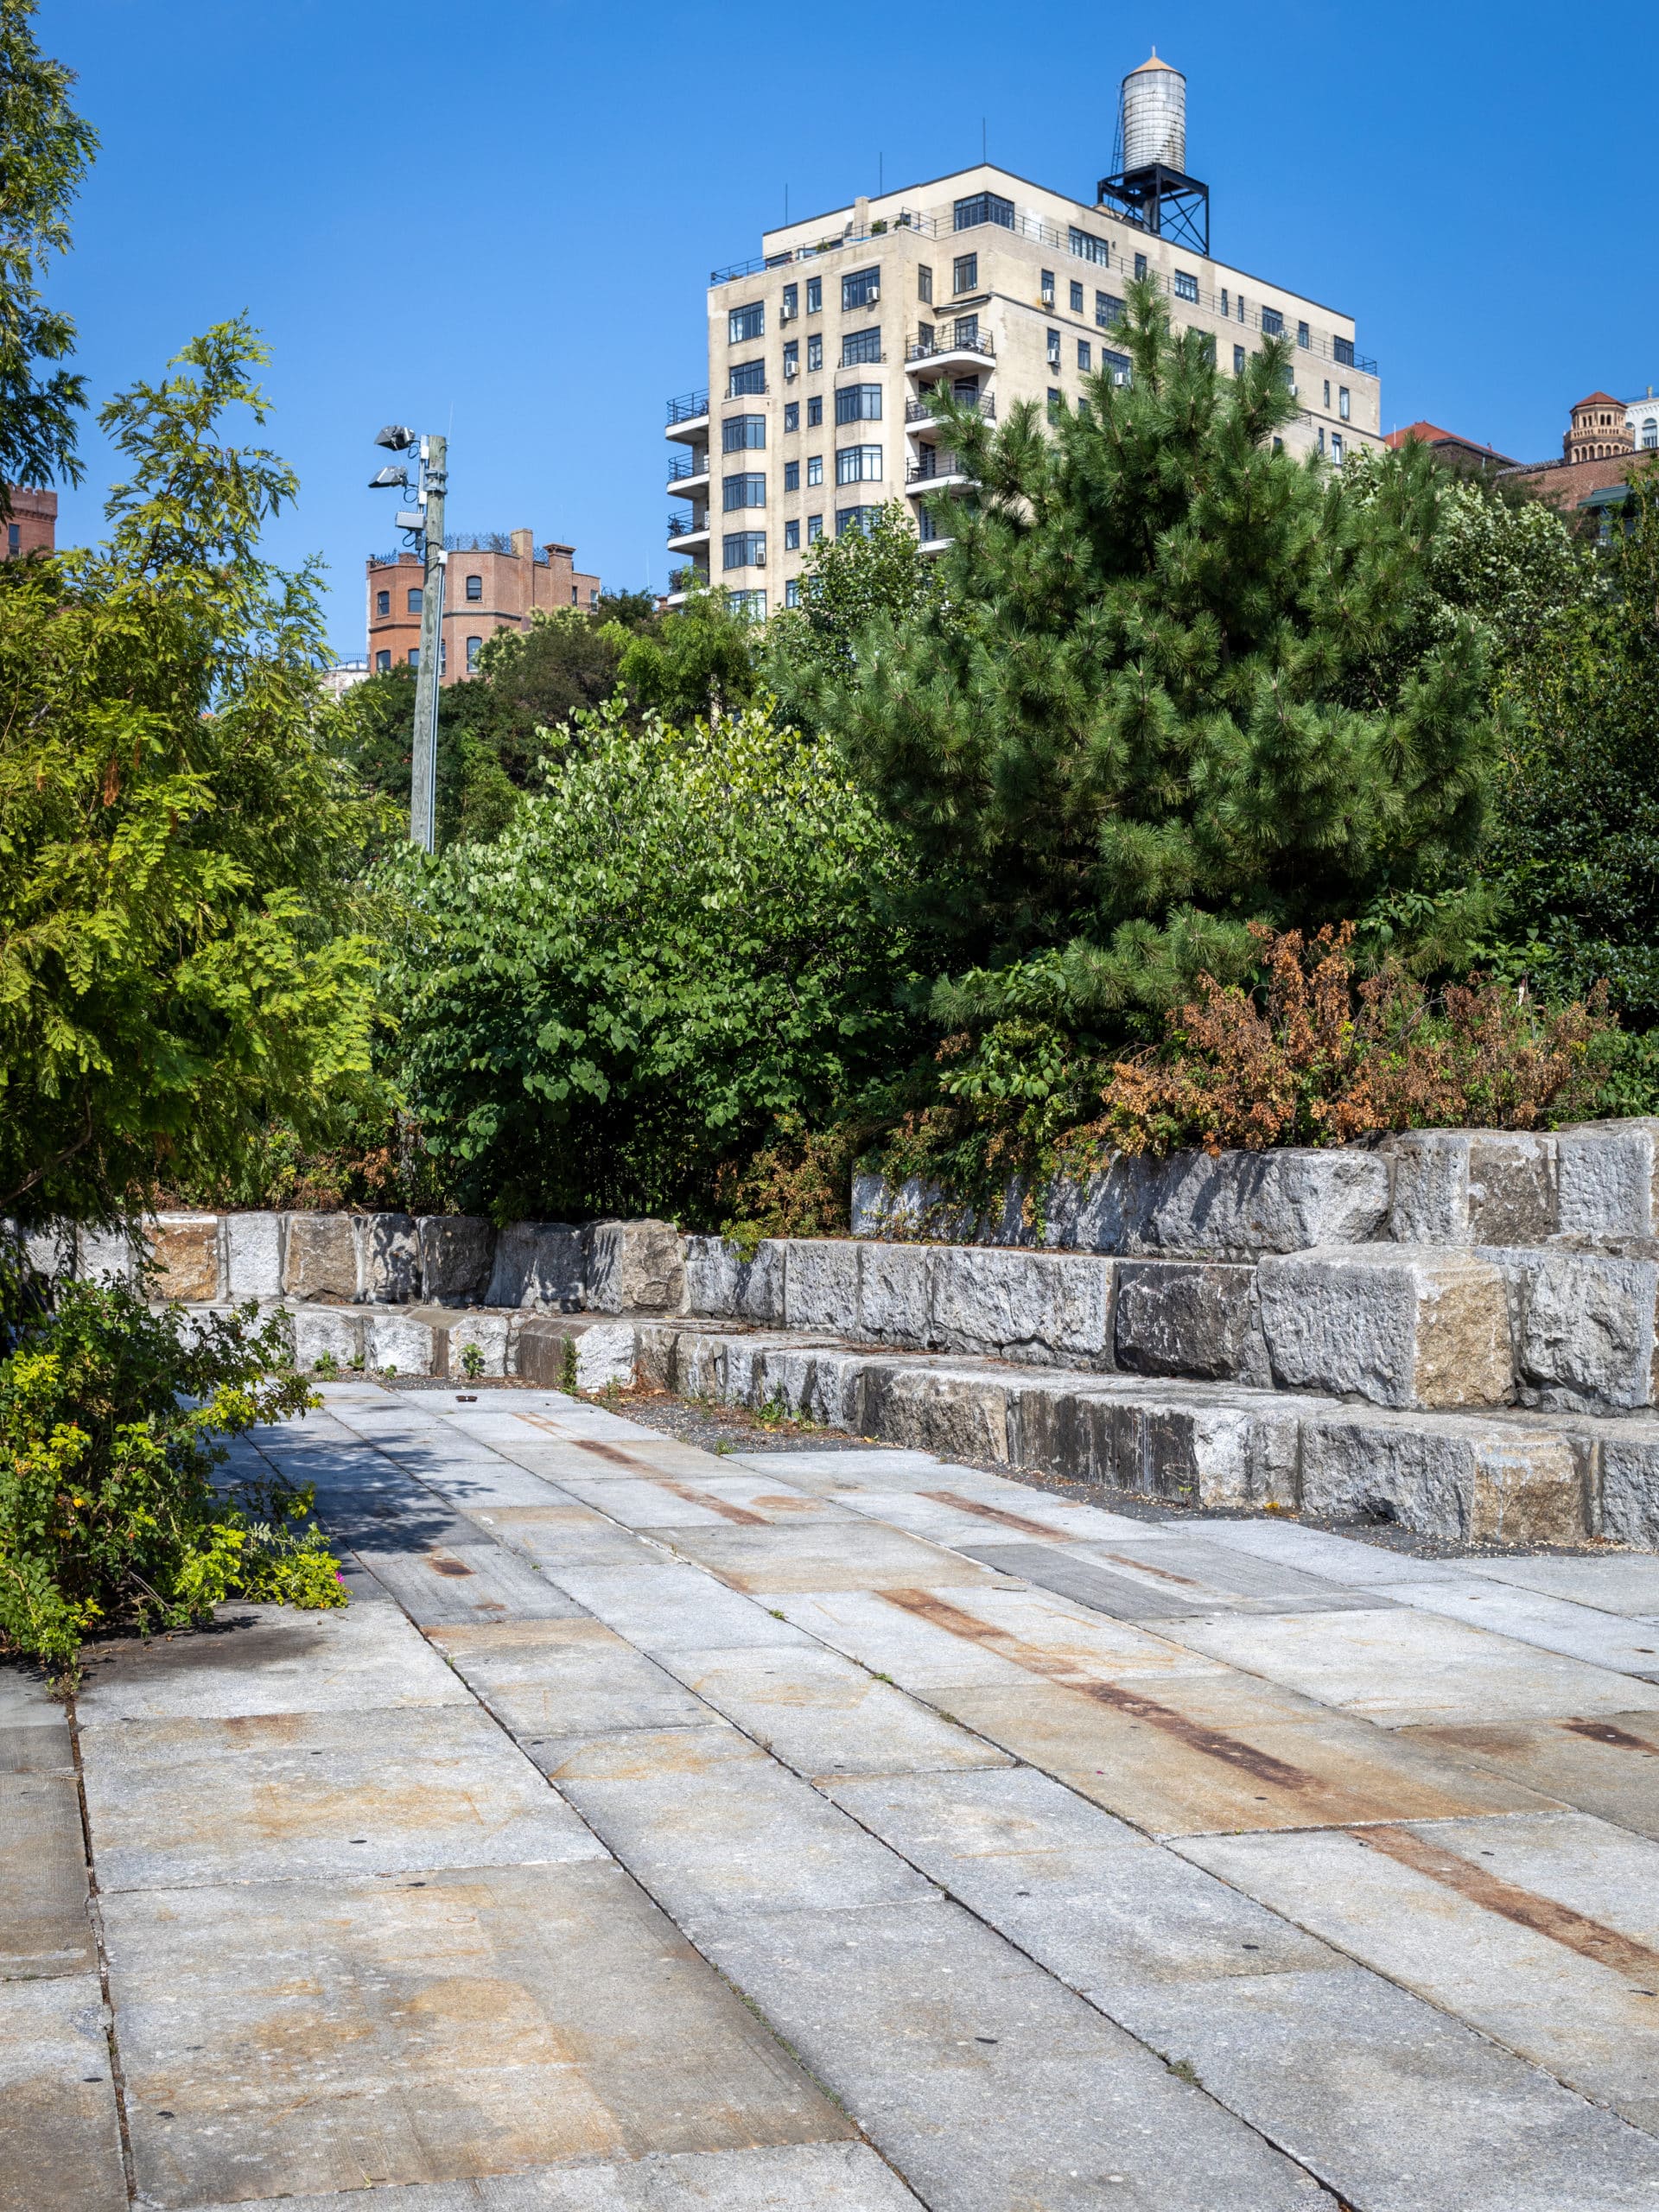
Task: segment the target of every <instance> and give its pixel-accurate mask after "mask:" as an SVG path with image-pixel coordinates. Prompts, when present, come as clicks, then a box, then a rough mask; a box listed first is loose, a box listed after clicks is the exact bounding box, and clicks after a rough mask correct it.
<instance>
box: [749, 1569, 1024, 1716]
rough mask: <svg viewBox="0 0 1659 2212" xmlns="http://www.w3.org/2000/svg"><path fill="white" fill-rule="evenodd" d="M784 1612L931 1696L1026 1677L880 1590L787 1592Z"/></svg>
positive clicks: (875, 1669) (823, 1639)
mask: <svg viewBox="0 0 1659 2212" xmlns="http://www.w3.org/2000/svg"><path fill="white" fill-rule="evenodd" d="M955 1594H957V1595H958V1596H959V1595H960V1593H959V1592H957V1593H955ZM778 1610H779V1612H780V1613H782V1614H784V1615H785V1617H786V1618H788V1619H789V1620H791V1621H792V1622H793V1623H794V1624H795V1625H796V1626H797V1627H798V1628H801V1629H804V1630H805V1631H806V1633H807V1635H809V1636H810V1637H815V1638H816V1639H817V1642H819V1643H825V1644H828V1645H829V1648H830V1649H831V1650H832V1651H839V1652H841V1653H842V1655H843V1656H845V1657H847V1658H849V1659H854V1660H856V1661H857V1662H858V1663H859V1665H860V1666H861V1667H866V1668H868V1669H869V1670H870V1671H871V1673H873V1674H877V1675H886V1676H887V1678H888V1679H889V1680H890V1681H894V1682H896V1683H897V1684H898V1685H899V1688H901V1689H906V1690H910V1691H912V1693H923V1694H931V1692H932V1691H934V1690H943V1689H944V1688H948V1687H949V1686H950V1684H952V1683H954V1682H964V1683H965V1682H977V1683H981V1684H983V1685H993V1686H997V1685H1000V1686H1002V1687H1004V1688H1011V1687H1015V1686H1018V1685H1020V1684H1021V1683H1022V1682H1023V1681H1025V1679H1026V1677H1025V1675H1024V1673H1023V1670H1022V1669H1020V1668H1019V1667H1017V1666H1015V1665H1014V1662H1013V1661H1012V1660H1009V1659H1004V1658H1001V1657H1000V1656H998V1655H997V1654H996V1653H995V1651H993V1650H992V1649H989V1647H988V1645H985V1644H982V1643H976V1642H974V1641H972V1640H969V1639H966V1638H963V1637H960V1636H953V1635H951V1634H950V1631H949V1630H947V1629H944V1628H939V1627H938V1626H936V1625H935V1624H934V1623H933V1622H931V1621H930V1620H927V1619H925V1618H923V1617H922V1616H921V1615H920V1614H919V1613H915V1612H911V1611H906V1609H904V1608H903V1607H900V1606H898V1605H892V1604H890V1603H889V1602H888V1600H887V1598H886V1597H885V1596H883V1595H882V1594H881V1593H880V1592H877V1591H874V1590H829V1591H823V1592H814V1593H810V1594H807V1595H802V1594H801V1593H800V1592H785V1593H784V1594H783V1595H782V1596H781V1597H780V1598H779V1601H778Z"/></svg>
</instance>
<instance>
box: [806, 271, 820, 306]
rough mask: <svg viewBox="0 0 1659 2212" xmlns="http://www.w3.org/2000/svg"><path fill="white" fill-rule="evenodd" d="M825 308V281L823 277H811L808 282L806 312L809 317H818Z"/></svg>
mask: <svg viewBox="0 0 1659 2212" xmlns="http://www.w3.org/2000/svg"><path fill="white" fill-rule="evenodd" d="M822 310H823V277H808V278H807V280H806V311H807V313H808V315H817V314H819V313H821V312H822Z"/></svg>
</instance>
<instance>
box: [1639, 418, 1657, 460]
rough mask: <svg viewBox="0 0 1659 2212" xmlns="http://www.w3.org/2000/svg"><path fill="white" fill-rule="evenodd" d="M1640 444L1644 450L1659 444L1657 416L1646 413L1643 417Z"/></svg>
mask: <svg viewBox="0 0 1659 2212" xmlns="http://www.w3.org/2000/svg"><path fill="white" fill-rule="evenodd" d="M1642 446H1643V451H1644V452H1645V451H1647V450H1648V449H1649V448H1651V447H1654V446H1659V416H1654V415H1648V416H1643V421H1642Z"/></svg>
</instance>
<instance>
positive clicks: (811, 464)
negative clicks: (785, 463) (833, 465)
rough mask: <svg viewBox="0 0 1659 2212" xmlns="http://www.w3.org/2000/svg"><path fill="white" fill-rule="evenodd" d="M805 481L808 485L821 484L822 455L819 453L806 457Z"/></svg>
mask: <svg viewBox="0 0 1659 2212" xmlns="http://www.w3.org/2000/svg"><path fill="white" fill-rule="evenodd" d="M806 480H807V482H808V484H809V485H812V484H822V483H823V454H821V453H814V454H808V455H807V459H806Z"/></svg>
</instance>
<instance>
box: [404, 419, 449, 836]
mask: <svg viewBox="0 0 1659 2212" xmlns="http://www.w3.org/2000/svg"><path fill="white" fill-rule="evenodd" d="M448 462H449V446H448V439H446V438H441V437H437V436H435V435H434V436H429V437H424V438H423V439H422V440H421V509H422V513H423V517H424V521H423V526H422V535H423V539H424V542H425V551H426V572H425V574H426V581H425V585H424V588H423V591H422V594H421V665H420V668H419V670H418V671H416V682H415V749H414V753H413V755H412V757H411V761H410V794H409V836H410V843H411V844H415V845H420V846H423V847H424V849H426V851H428V852H431V851H432V850H433V849H435V845H436V843H437V789H438V680H439V678H440V677H441V676H442V673H443V570H444V562H445V554H444V550H443V499H444V493H445V492H446V491H447V490H448Z"/></svg>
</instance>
